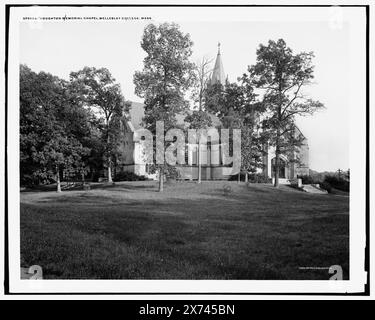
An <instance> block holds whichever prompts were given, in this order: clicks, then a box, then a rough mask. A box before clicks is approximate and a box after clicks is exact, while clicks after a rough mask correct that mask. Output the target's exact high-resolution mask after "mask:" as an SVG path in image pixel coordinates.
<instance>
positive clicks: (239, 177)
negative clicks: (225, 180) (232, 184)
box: [237, 170, 241, 183]
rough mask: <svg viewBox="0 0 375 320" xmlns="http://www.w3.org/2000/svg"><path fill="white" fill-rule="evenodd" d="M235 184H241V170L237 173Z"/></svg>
mask: <svg viewBox="0 0 375 320" xmlns="http://www.w3.org/2000/svg"><path fill="white" fill-rule="evenodd" d="M237 182H238V183H240V182H241V170H240V171H238V180H237Z"/></svg>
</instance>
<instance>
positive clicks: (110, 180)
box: [107, 118, 113, 183]
mask: <svg viewBox="0 0 375 320" xmlns="http://www.w3.org/2000/svg"><path fill="white" fill-rule="evenodd" d="M110 142H111V141H110V138H109V118H107V152H108V153H107V157H108V159H107V161H108V163H107V165H108V182H109V183H112V182H113V181H112V171H111V154H110V152H109V144H110Z"/></svg>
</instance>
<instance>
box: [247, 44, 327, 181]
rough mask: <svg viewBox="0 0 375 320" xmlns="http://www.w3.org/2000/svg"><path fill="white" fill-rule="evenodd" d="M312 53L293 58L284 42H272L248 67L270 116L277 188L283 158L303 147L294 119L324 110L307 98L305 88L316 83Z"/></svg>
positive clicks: (267, 123) (269, 130) (269, 122)
mask: <svg viewBox="0 0 375 320" xmlns="http://www.w3.org/2000/svg"><path fill="white" fill-rule="evenodd" d="M313 56H314V55H313V53H312V52H308V53H306V52H301V53H299V54H294V53H293V52H292V50H291V49H290V48H288V47H287V45H286V43H285V41H284V40H282V39H279V40H278V41H272V40H270V41H269V42H268V45H262V44H261V45H260V46H259V48H258V49H257V62H256V64H255V65H254V66H251V67H249V72H250V75H251V78H252V80H253V83H254V84H255V85H256V87H257V88H260V89H263V90H264V92H263V103H264V105H265V107H266V108H267V112H268V114H269V116H268V117H267V118H266V119H265V121H264V124H265V130H267V131H268V132H269V133H270V135H269V138H270V144H271V145H273V146H274V147H275V150H276V156H275V187H278V185H279V170H280V155H281V154H282V153H283V152H285V150H288V152H290V150H291V149H293V148H294V149H295V148H297V147H298V146H300V145H301V143H302V140H301V139H300V138H299V137H296V136H295V135H294V134H293V133H294V131H295V117H296V116H305V115H312V114H313V113H314V112H315V111H317V110H319V109H321V108H323V107H324V106H323V104H322V103H321V102H319V101H314V100H312V99H308V98H306V97H305V96H304V95H303V94H302V90H301V89H302V88H303V87H304V86H306V85H308V84H310V83H311V80H312V79H313V77H314V76H313V70H314V67H313V64H312V58H313Z"/></svg>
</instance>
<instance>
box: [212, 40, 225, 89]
mask: <svg viewBox="0 0 375 320" xmlns="http://www.w3.org/2000/svg"><path fill="white" fill-rule="evenodd" d="M216 83H221V84H225V73H224V67H223V62H222V61H221V54H220V42H219V43H218V51H217V56H216V62H215V67H214V70H213V71H212V76H211V81H210V84H211V85H214V84H216Z"/></svg>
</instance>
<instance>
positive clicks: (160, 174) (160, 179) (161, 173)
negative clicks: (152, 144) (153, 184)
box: [159, 168, 164, 192]
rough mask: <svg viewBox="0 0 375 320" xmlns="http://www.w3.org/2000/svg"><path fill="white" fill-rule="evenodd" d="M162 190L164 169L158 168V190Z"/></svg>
mask: <svg viewBox="0 0 375 320" xmlns="http://www.w3.org/2000/svg"><path fill="white" fill-rule="evenodd" d="M163 191H164V170H163V168H159V192H163Z"/></svg>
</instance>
